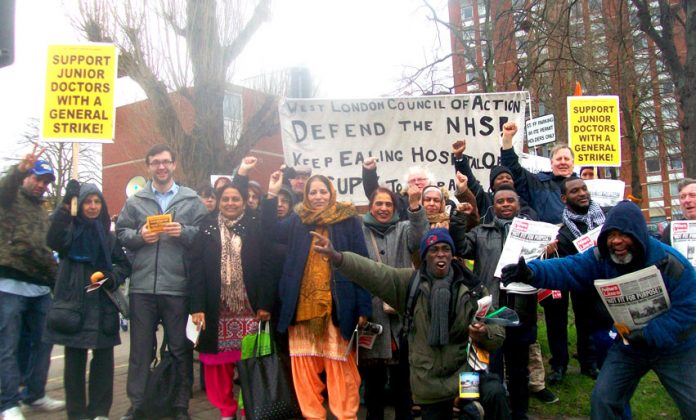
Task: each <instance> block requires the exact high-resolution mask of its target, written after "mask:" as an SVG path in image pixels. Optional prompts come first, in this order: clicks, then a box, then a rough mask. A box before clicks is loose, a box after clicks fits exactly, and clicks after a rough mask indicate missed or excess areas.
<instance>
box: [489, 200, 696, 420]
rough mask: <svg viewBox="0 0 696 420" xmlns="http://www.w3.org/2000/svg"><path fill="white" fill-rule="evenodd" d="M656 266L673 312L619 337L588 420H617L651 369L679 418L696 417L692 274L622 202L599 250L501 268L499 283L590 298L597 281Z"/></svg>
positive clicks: (695, 287)
mask: <svg viewBox="0 0 696 420" xmlns="http://www.w3.org/2000/svg"><path fill="white" fill-rule="evenodd" d="M650 266H655V267H656V268H657V269H658V270H659V271H660V273H661V275H662V279H663V281H664V284H665V288H666V289H667V290H666V293H667V295H669V299H670V302H671V307H670V308H669V309H668V310H667V311H665V312H664V313H662V314H660V315H658V316H656V317H655V318H653V319H651V320H650V321H649V322H647V323H646V324H645V326H644V327H643V328H641V329H634V330H633V331H630V332H628V333H625V334H624V337H623V338H624V339H625V340H626V342H627V343H628V344H625V343H624V340H623V339H622V338H621V337H617V338H616V340H615V341H614V343H613V344H612V346H611V348H610V349H609V352H608V354H607V357H606V360H605V361H604V364H603V366H602V369H601V370H600V372H599V377H598V378H597V382H596V383H595V387H594V390H593V393H592V399H591V413H590V414H591V418H593V419H616V418H621V416H622V415H623V414H624V408H625V405H626V404H627V403H628V402H629V401H630V399H631V396H632V395H633V393H634V392H635V390H636V387H637V386H638V382H639V381H640V379H641V378H642V377H643V376H644V375H645V374H646V373H647V372H648V371H650V370H653V371H654V372H655V373H656V374H657V377H658V378H659V379H660V382H661V383H662V384H663V385H664V386H665V388H666V390H667V392H668V393H669V395H670V396H671V397H672V399H673V400H674V401H675V402H676V404H677V407H678V408H679V411H680V413H681V415H682V417H683V418H685V419H693V418H696V351H694V347H696V272H695V271H694V268H693V267H692V266H691V264H690V263H689V262H688V261H687V260H686V258H684V256H683V255H681V254H680V253H679V252H678V251H677V250H675V249H674V248H672V247H670V246H667V245H665V244H663V243H661V242H660V241H658V240H657V239H654V238H652V237H650V235H649V234H648V229H647V226H646V224H645V219H644V218H643V214H642V212H641V210H640V208H638V206H636V205H635V204H633V203H632V202H630V201H628V200H624V201H621V202H620V203H619V204H617V205H616V207H614V208H613V209H612V210H611V211H610V212H609V213H608V214H607V217H606V221H605V222H604V225H603V226H602V230H601V232H600V234H599V238H598V240H597V246H596V247H594V248H591V249H589V250H587V251H585V252H583V253H581V254H575V255H571V256H568V257H564V258H553V259H550V260H545V261H539V260H535V261H531V262H530V263H529V265H527V264H526V263H525V262H524V260H523V259H521V260H520V261H519V262H518V263H517V264H510V265H508V266H506V267H504V268H503V275H502V281H503V284H508V283H510V282H522V283H526V284H530V285H532V286H534V287H544V288H547V289H556V290H581V291H583V290H584V291H588V292H589V291H594V290H595V286H594V281H595V280H596V279H614V278H617V277H619V276H622V275H625V274H628V273H632V272H635V271H638V270H641V269H643V268H646V267H650Z"/></svg>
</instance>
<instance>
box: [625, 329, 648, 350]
mask: <svg viewBox="0 0 696 420" xmlns="http://www.w3.org/2000/svg"><path fill="white" fill-rule="evenodd" d="M626 341H628V344H630V345H631V347H634V348H636V349H647V348H648V347H649V346H650V345H649V344H648V340H646V339H645V336H644V335H643V330H633V331H631V332H630V334H628V337H626Z"/></svg>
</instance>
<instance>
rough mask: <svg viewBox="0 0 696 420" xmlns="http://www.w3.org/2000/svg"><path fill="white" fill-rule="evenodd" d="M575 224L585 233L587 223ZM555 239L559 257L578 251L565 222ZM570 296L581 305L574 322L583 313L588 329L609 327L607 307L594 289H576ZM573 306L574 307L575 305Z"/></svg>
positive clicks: (609, 317)
mask: <svg viewBox="0 0 696 420" xmlns="http://www.w3.org/2000/svg"><path fill="white" fill-rule="evenodd" d="M575 226H577V228H578V229H579V230H580V232H581V233H582V234H583V235H584V234H585V233H587V225H586V224H585V223H583V222H575ZM556 239H558V256H559V257H565V256H568V255H575V254H577V253H578V249H577V248H576V247H575V245H574V244H573V241H574V240H575V239H576V238H575V236H574V235H573V232H571V231H570V229H568V226H567V225H566V224H565V223H564V224H563V226H561V228H560V229H559V230H558V236H557V238H556ZM572 298H573V300H574V301H575V300H578V301H579V302H581V305H580V306H582V307H578V311H581V313H578V312H576V313H575V318H576V321H575V322H576V323H577V322H578V320H577V318H578V317H580V316H583V314H587V315H588V316H586V319H585V320H584V321H585V322H586V324H587V327H588V328H589V330H590V331H598V330H609V329H611V326H612V325H613V324H614V321H613V320H612V319H611V315H609V311H607V307H606V306H604V303H602V299H601V298H600V297H599V294H598V293H597V290H596V289H594V288H592V290H583V291H577V290H576V291H574V292H573V294H572ZM576 305H577V303H576ZM573 308H575V306H574V307H573ZM574 310H575V309H574Z"/></svg>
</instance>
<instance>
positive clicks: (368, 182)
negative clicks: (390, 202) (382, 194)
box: [362, 167, 457, 220]
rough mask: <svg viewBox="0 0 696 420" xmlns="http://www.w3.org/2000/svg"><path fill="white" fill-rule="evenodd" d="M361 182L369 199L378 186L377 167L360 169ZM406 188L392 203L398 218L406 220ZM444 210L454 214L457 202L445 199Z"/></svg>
mask: <svg viewBox="0 0 696 420" xmlns="http://www.w3.org/2000/svg"><path fill="white" fill-rule="evenodd" d="M362 182H363V190H364V191H365V196H366V197H367V198H368V199H369V198H370V196H371V195H372V193H373V192H374V191H375V190H376V189H377V188H378V187H379V176H377V169H365V168H364V167H363V169H362ZM406 191H407V190H401V193H400V194H397V195H396V197H397V200H398V203H394V205H395V206H396V211H397V213H398V215H399V220H408V207H409V203H408V195H407V194H406ZM445 207H446V211H447V212H448V213H449V214H450V215H451V216H452V215H456V213H457V212H456V210H457V203H455V202H454V201H452V200H450V199H446V200H445Z"/></svg>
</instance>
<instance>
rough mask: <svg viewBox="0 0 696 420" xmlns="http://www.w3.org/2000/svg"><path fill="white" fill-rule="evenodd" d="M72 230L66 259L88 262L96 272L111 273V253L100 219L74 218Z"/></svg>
mask: <svg viewBox="0 0 696 420" xmlns="http://www.w3.org/2000/svg"><path fill="white" fill-rule="evenodd" d="M74 229H75V230H74V234H73V238H72V241H71V243H70V251H68V258H70V259H71V260H73V261H77V262H88V263H90V264H92V266H93V267H94V268H95V269H96V270H103V271H111V269H112V267H111V251H110V250H109V244H108V241H107V236H106V232H105V231H104V224H103V223H102V221H101V220H100V218H96V219H88V218H86V217H84V216H82V215H80V216H78V217H77V218H75V228H74Z"/></svg>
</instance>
